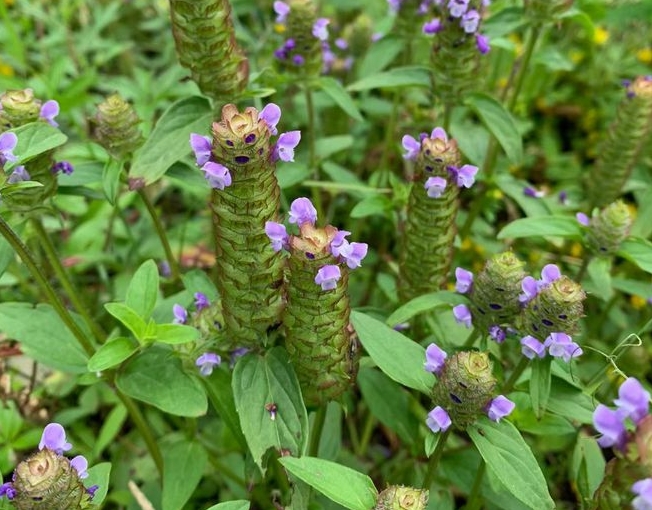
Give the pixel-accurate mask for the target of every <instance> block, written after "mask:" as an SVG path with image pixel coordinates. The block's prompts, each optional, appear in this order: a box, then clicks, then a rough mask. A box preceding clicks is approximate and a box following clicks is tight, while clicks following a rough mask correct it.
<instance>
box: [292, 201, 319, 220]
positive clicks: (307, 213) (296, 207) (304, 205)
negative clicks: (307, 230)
mask: <svg viewBox="0 0 652 510" xmlns="http://www.w3.org/2000/svg"><path fill="white" fill-rule="evenodd" d="M288 221H289V222H290V223H296V224H297V225H299V226H301V225H303V224H304V223H310V224H311V225H314V224H315V221H317V209H315V206H314V205H312V202H311V201H310V200H309V199H307V198H305V197H301V198H297V199H296V200H294V201H293V202H292V204H291V205H290V217H289V218H288Z"/></svg>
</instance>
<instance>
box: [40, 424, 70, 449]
mask: <svg viewBox="0 0 652 510" xmlns="http://www.w3.org/2000/svg"><path fill="white" fill-rule="evenodd" d="M43 448H47V449H48V450H52V451H53V452H55V453H57V454H59V455H62V454H63V452H67V451H68V450H70V449H71V448H72V445H71V444H70V443H68V442H66V431H65V429H64V428H63V426H62V425H60V424H59V423H48V424H47V425H46V426H45V428H44V429H43V434H42V435H41V441H40V442H39V444H38V449H39V450H42V449H43Z"/></svg>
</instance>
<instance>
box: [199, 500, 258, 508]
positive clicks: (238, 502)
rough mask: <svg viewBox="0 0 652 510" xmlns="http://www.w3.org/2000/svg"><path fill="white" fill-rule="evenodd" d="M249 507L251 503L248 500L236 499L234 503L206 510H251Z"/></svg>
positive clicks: (228, 502)
mask: <svg viewBox="0 0 652 510" xmlns="http://www.w3.org/2000/svg"><path fill="white" fill-rule="evenodd" d="M249 505H251V503H250V502H249V501H247V500H246V499H235V500H233V501H225V502H224V503H218V504H217V505H213V506H212V507H210V508H207V509H206V510H249Z"/></svg>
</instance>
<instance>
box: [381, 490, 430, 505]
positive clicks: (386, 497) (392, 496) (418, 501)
mask: <svg viewBox="0 0 652 510" xmlns="http://www.w3.org/2000/svg"><path fill="white" fill-rule="evenodd" d="M428 492H429V491H427V490H426V489H414V488H412V487H404V486H402V485H390V486H389V487H387V488H386V489H385V490H384V491H382V492H381V493H380V494H378V499H377V501H376V506H375V507H374V510H425V509H426V506H427V505H428Z"/></svg>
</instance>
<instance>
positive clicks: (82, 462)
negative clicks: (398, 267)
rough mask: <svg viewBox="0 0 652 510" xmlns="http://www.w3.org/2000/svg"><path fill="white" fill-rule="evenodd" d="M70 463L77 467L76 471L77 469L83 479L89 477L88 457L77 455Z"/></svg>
mask: <svg viewBox="0 0 652 510" xmlns="http://www.w3.org/2000/svg"><path fill="white" fill-rule="evenodd" d="M70 465H71V466H72V467H73V468H75V471H77V475H78V476H79V478H81V479H82V480H83V479H84V478H88V473H87V472H86V470H87V469H88V461H87V460H86V457H84V456H83V455H77V456H76V457H73V458H72V459H71V460H70Z"/></svg>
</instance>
